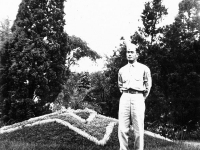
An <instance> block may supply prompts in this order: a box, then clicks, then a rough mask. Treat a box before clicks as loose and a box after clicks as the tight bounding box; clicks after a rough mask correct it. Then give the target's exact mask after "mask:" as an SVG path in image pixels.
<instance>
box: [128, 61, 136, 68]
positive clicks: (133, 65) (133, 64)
mask: <svg viewBox="0 0 200 150" xmlns="http://www.w3.org/2000/svg"><path fill="white" fill-rule="evenodd" d="M128 65H129V66H130V67H135V66H136V65H137V61H135V62H134V63H132V64H131V63H128Z"/></svg>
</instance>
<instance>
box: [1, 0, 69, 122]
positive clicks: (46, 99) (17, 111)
mask: <svg viewBox="0 0 200 150" xmlns="http://www.w3.org/2000/svg"><path fill="white" fill-rule="evenodd" d="M63 17H64V0H22V2H21V4H20V6H19V10H18V14H17V16H16V19H15V21H14V24H13V26H12V33H13V36H12V38H11V39H10V40H8V41H7V42H5V44H4V45H3V48H2V56H1V63H2V65H3V71H2V74H1V79H2V85H1V93H2V95H3V97H4V101H3V102H2V103H3V104H4V109H3V121H4V122H5V123H8V124H10V123H14V122H18V121H22V120H25V119H28V118H30V117H33V116H39V115H42V114H44V113H47V110H48V105H47V104H48V103H50V102H53V101H54V100H55V99H56V97H57V95H58V94H59V93H60V91H61V90H62V85H63V83H64V82H65V78H66V76H67V74H66V68H65V60H66V56H67V54H68V53H69V52H70V48H69V46H68V35H67V34H66V33H65V32H64V25H65V20H64V19H63ZM35 97H37V101H34V100H36V99H35ZM24 106H27V107H26V108H25V107H24Z"/></svg>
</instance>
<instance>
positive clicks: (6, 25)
mask: <svg viewBox="0 0 200 150" xmlns="http://www.w3.org/2000/svg"><path fill="white" fill-rule="evenodd" d="M10 37H11V27H10V20H9V18H7V19H5V20H4V21H1V22H0V48H1V46H2V44H3V42H4V41H6V40H8V39H9V38H10Z"/></svg>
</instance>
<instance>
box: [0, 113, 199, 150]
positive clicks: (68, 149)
mask: <svg viewBox="0 0 200 150" xmlns="http://www.w3.org/2000/svg"><path fill="white" fill-rule="evenodd" d="M117 131H118V123H117V120H116V119H113V118H108V117H105V116H102V115H99V114H96V113H95V112H93V111H91V110H87V109H86V110H78V111H74V110H71V111H63V112H57V113H52V114H49V115H45V116H41V117H37V118H32V119H29V120H27V121H24V122H21V123H17V124H13V125H11V126H6V127H2V128H1V129H0V150H111V149H112V150H118V149H119V141H118V133H117ZM129 141H130V142H129V146H130V148H132V149H133V141H134V136H133V133H131V137H130V140H129ZM152 149H153V150H177V149H179V150H188V149H189V150H197V149H199V148H195V147H191V146H190V147H189V146H186V145H181V144H177V143H174V142H170V141H166V140H162V139H159V138H154V137H152V136H148V135H145V150H152Z"/></svg>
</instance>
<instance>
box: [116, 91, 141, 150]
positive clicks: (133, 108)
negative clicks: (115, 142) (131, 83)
mask: <svg viewBox="0 0 200 150" xmlns="http://www.w3.org/2000/svg"><path fill="white" fill-rule="evenodd" d="M144 113H145V103H144V96H143V94H130V93H123V94H122V96H121V98H120V103H119V129H118V138H119V143H120V150H129V148H128V137H129V131H130V126H131V125H132V127H133V131H134V134H135V142H134V149H135V150H143V148H144Z"/></svg>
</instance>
